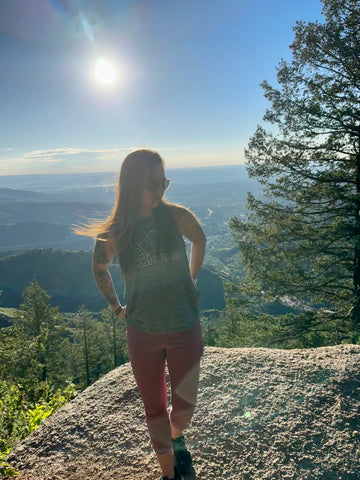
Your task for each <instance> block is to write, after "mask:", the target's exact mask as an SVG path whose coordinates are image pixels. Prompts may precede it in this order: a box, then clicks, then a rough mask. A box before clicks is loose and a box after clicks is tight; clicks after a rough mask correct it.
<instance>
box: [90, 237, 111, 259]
mask: <svg viewBox="0 0 360 480" xmlns="http://www.w3.org/2000/svg"><path fill="white" fill-rule="evenodd" d="M93 263H94V264H95V265H96V264H100V265H106V264H107V263H109V259H108V255H107V252H106V248H105V242H103V241H101V240H98V241H97V242H96V245H95V249H94V254H93Z"/></svg>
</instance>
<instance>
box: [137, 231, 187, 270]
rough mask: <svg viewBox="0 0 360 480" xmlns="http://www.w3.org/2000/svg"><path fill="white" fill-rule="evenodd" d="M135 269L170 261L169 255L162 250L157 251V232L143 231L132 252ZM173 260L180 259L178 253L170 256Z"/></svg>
mask: <svg viewBox="0 0 360 480" xmlns="http://www.w3.org/2000/svg"><path fill="white" fill-rule="evenodd" d="M133 256H134V265H135V268H142V267H149V266H151V265H155V264H157V263H165V262H168V261H169V260H170V256H169V254H168V253H167V252H166V251H165V250H164V249H162V250H160V251H159V250H158V249H157V232H156V230H155V229H154V228H151V229H150V230H148V231H144V236H143V237H142V239H141V240H140V241H139V242H138V244H137V245H136V246H135V248H134V250H133ZM171 257H172V259H173V260H178V259H180V255H179V253H178V252H176V253H174V254H173V255H172V256H171Z"/></svg>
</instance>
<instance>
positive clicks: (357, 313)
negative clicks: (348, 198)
mask: <svg viewBox="0 0 360 480" xmlns="http://www.w3.org/2000/svg"><path fill="white" fill-rule="evenodd" d="M359 144H360V142H359ZM356 194H357V195H356V212H355V248H354V277H353V285H354V295H355V306H354V308H353V310H352V319H353V321H354V326H355V329H356V331H358V330H359V329H360V152H359V153H358V154H357V156H356Z"/></svg>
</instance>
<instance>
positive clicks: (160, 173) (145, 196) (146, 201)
mask: <svg viewBox="0 0 360 480" xmlns="http://www.w3.org/2000/svg"><path fill="white" fill-rule="evenodd" d="M165 179H166V177H165V170H164V167H163V166H162V165H154V166H153V167H152V169H151V170H150V173H149V175H148V176H147V178H146V179H145V184H144V187H143V191H142V198H141V206H142V211H141V215H142V216H150V215H151V213H152V209H153V208H156V207H157V206H158V205H159V203H160V201H161V199H162V197H163V195H164V187H163V183H164V180H165Z"/></svg>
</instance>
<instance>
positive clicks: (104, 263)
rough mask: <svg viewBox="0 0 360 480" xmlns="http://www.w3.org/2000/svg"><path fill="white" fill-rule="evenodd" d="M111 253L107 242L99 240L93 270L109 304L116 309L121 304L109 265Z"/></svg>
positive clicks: (94, 254) (96, 245)
mask: <svg viewBox="0 0 360 480" xmlns="http://www.w3.org/2000/svg"><path fill="white" fill-rule="evenodd" d="M109 257H110V256H109V253H108V252H107V250H106V242H104V241H101V240H98V241H97V242H96V244H95V249H94V253H93V272H94V277H95V281H96V284H97V286H98V288H99V290H100V292H101V293H102V294H103V296H104V297H105V299H106V300H107V301H108V303H109V305H110V306H111V307H113V309H116V308H117V307H118V306H119V305H120V302H119V299H118V296H117V294H116V292H115V288H114V284H113V281H112V278H111V274H110V272H109V270H108V265H109V263H110V261H111V258H109Z"/></svg>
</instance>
